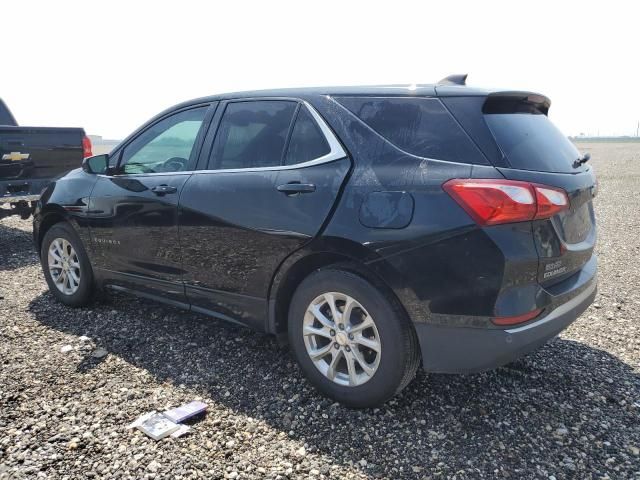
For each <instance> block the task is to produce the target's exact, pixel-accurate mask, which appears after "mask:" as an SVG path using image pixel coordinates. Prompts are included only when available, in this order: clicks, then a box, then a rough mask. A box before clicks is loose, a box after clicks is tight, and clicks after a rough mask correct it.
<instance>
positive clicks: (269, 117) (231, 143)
mask: <svg viewBox="0 0 640 480" xmlns="http://www.w3.org/2000/svg"><path fill="white" fill-rule="evenodd" d="M296 106H297V103H296V102H289V101H271V100H266V101H251V102H235V103H230V104H228V105H227V108H226V110H225V112H224V115H223V117H222V120H221V122H220V127H219V128H218V132H217V134H216V139H215V142H214V145H213V157H212V161H213V165H212V166H210V168H216V169H236V168H259V167H274V166H277V165H281V164H282V159H283V155H284V148H285V143H286V140H287V135H288V133H289V128H290V127H291V123H292V121H293V115H294V113H295V111H296Z"/></svg>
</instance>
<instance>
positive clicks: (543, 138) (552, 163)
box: [484, 113, 580, 173]
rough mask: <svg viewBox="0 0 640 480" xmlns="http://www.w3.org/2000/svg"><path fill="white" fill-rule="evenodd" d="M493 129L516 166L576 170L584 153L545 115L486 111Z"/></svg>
mask: <svg viewBox="0 0 640 480" xmlns="http://www.w3.org/2000/svg"><path fill="white" fill-rule="evenodd" d="M484 118H485V120H486V121H487V125H488V126H489V129H490V130H491V132H492V133H493V136H494V137H495V139H496V142H497V143H498V146H499V147H500V149H501V150H502V153H503V154H504V156H505V157H506V158H507V161H508V162H509V164H510V165H511V166H512V167H513V168H517V169H519V170H537V171H541V172H557V173H576V172H579V171H580V169H576V168H573V162H574V161H575V160H576V159H578V158H579V157H580V152H578V149H577V148H576V147H575V146H574V145H573V143H571V141H570V140H569V139H568V138H567V137H565V136H564V134H563V133H562V132H561V131H560V130H558V129H557V128H556V126H555V125H554V124H553V123H551V121H550V120H549V118H548V117H547V116H546V115H543V114H532V113H496V114H485V116H484Z"/></svg>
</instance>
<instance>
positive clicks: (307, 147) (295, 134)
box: [284, 105, 331, 165]
mask: <svg viewBox="0 0 640 480" xmlns="http://www.w3.org/2000/svg"><path fill="white" fill-rule="evenodd" d="M330 151H331V148H330V147H329V144H328V143H327V139H326V138H325V137H324V135H323V134H322V131H320V127H318V124H317V123H316V122H315V120H314V119H313V117H312V116H311V113H309V110H307V107H305V106H304V105H301V106H300V110H299V111H298V115H297V117H296V123H295V125H294V127H293V131H292V132H291V138H290V139H289V146H288V147H287V155H286V156H285V162H284V163H285V165H294V164H297V163H304V162H309V161H311V160H315V159H316V158H320V157H322V156H324V155H327V154H328V153H329V152H330Z"/></svg>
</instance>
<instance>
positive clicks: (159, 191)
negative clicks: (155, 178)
mask: <svg viewBox="0 0 640 480" xmlns="http://www.w3.org/2000/svg"><path fill="white" fill-rule="evenodd" d="M151 191H152V192H153V193H155V194H156V195H166V194H167V193H176V192H177V191H178V189H177V188H176V187H172V186H171V185H156V186H155V187H153V188H152V189H151Z"/></svg>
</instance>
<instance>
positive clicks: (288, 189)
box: [278, 182, 316, 195]
mask: <svg viewBox="0 0 640 480" xmlns="http://www.w3.org/2000/svg"><path fill="white" fill-rule="evenodd" d="M278 191H279V192H282V193H285V194H287V195H295V194H296V193H311V192H315V191H316V186H315V185H314V184H313V183H299V182H291V183H285V184H284V185H278Z"/></svg>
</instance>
